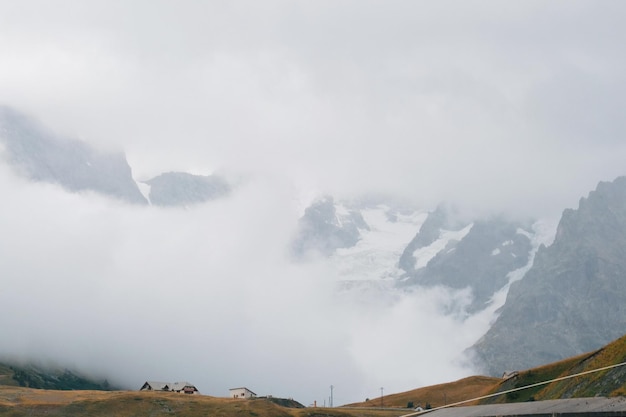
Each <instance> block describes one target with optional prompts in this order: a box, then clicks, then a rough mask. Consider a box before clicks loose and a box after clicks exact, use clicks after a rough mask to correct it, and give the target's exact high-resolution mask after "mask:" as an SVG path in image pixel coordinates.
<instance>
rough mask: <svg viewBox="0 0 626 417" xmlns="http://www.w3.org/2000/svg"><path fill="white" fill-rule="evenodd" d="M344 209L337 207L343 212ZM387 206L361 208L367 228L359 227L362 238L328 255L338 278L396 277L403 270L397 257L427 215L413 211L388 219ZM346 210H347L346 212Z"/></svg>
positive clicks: (355, 279)
mask: <svg viewBox="0 0 626 417" xmlns="http://www.w3.org/2000/svg"><path fill="white" fill-rule="evenodd" d="M344 209H345V208H342V209H340V208H339V207H338V208H337V212H338V213H339V211H340V210H341V211H342V212H343V210H344ZM389 211H390V208H389V207H387V206H384V205H380V206H377V207H375V208H368V209H364V210H361V215H362V216H363V219H364V220H365V223H367V225H368V226H369V230H363V229H361V239H360V240H359V241H358V242H357V244H356V245H354V246H353V247H350V248H340V249H337V251H336V252H335V254H333V256H332V257H331V258H330V262H331V263H332V264H333V266H334V268H335V270H336V271H338V274H339V278H340V280H341V281H364V280H380V279H390V278H398V277H400V275H401V274H402V273H403V271H402V270H401V269H399V268H398V265H397V264H398V259H399V258H400V256H401V255H402V252H403V251H404V249H405V248H406V246H407V245H408V243H409V242H410V241H411V240H412V239H413V237H414V236H415V235H416V234H417V232H418V231H419V229H420V227H422V224H423V223H424V221H425V220H426V217H427V216H428V213H427V212H418V211H416V212H413V213H411V214H403V215H397V216H395V220H394V221H390V220H389V216H388V213H389ZM345 212H346V213H347V212H348V211H347V210H346V211H345Z"/></svg>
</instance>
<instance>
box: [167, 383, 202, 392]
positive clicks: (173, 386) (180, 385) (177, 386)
mask: <svg viewBox="0 0 626 417" xmlns="http://www.w3.org/2000/svg"><path fill="white" fill-rule="evenodd" d="M185 387H190V388H193V390H194V391H198V389H197V388H196V387H195V385H193V384H192V383H189V382H186V381H182V382H174V383H173V384H171V385H170V389H171V390H174V391H182V389H183V388H185Z"/></svg>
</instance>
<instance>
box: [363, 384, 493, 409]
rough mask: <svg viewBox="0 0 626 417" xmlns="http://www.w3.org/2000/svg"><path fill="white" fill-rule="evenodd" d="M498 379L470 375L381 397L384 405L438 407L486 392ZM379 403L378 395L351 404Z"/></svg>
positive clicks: (372, 405) (376, 405) (367, 404)
mask: <svg viewBox="0 0 626 417" xmlns="http://www.w3.org/2000/svg"><path fill="white" fill-rule="evenodd" d="M500 381H501V379H500V378H492V377H487V376H471V377H469V378H463V379H460V380H458V381H455V382H449V383H445V384H438V385H432V386H429V387H424V388H418V389H415V390H411V391H407V392H402V393H399V394H391V395H385V396H384V397H383V405H384V406H385V407H406V406H407V404H408V403H409V402H413V405H414V406H415V407H417V406H418V405H421V406H422V407H425V406H426V404H430V405H431V407H433V408H434V407H439V406H442V405H445V404H451V403H455V402H459V401H465V400H468V399H471V398H476V397H478V396H481V395H484V394H485V393H486V392H488V391H490V390H491V389H493V387H494V386H495V385H496V384H498V383H499V382H500ZM380 404H381V401H380V397H378V398H374V399H371V400H369V401H365V402H362V403H357V404H351V405H352V406H358V407H380Z"/></svg>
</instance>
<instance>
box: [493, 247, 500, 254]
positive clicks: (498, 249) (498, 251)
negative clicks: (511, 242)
mask: <svg viewBox="0 0 626 417" xmlns="http://www.w3.org/2000/svg"><path fill="white" fill-rule="evenodd" d="M496 255H500V248H495V249H494V250H492V251H491V256H496Z"/></svg>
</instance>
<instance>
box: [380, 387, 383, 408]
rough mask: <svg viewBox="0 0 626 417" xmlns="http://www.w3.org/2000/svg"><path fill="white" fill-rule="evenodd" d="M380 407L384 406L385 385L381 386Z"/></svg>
mask: <svg viewBox="0 0 626 417" xmlns="http://www.w3.org/2000/svg"><path fill="white" fill-rule="evenodd" d="M380 408H383V387H380Z"/></svg>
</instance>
